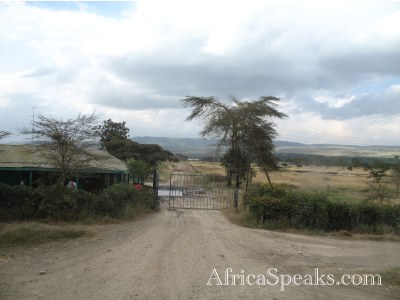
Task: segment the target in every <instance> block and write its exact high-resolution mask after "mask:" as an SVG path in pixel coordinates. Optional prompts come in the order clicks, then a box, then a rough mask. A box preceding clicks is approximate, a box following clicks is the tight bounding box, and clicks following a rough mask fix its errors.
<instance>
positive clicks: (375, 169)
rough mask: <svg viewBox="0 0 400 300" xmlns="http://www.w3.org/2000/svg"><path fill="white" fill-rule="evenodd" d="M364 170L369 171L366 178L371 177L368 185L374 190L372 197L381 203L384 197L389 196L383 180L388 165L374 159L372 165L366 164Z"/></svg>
mask: <svg viewBox="0 0 400 300" xmlns="http://www.w3.org/2000/svg"><path fill="white" fill-rule="evenodd" d="M364 170H366V171H368V172H369V175H368V178H371V182H370V186H371V188H372V190H373V191H374V195H373V197H376V198H377V199H378V200H379V201H380V203H381V204H382V203H383V201H384V200H385V199H388V198H389V196H388V187H387V185H386V181H385V178H386V177H387V174H386V172H387V171H388V170H389V167H388V166H387V165H385V164H383V163H381V162H379V161H374V162H373V164H372V166H370V165H366V166H365V168H364Z"/></svg>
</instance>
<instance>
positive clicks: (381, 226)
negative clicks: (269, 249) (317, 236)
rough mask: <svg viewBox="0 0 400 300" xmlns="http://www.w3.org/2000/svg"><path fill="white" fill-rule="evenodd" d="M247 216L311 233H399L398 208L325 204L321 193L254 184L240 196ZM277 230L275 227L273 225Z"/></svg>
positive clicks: (326, 199)
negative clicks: (245, 206) (320, 231)
mask: <svg viewBox="0 0 400 300" xmlns="http://www.w3.org/2000/svg"><path fill="white" fill-rule="evenodd" d="M244 202H245V203H246V204H247V205H248V208H249V211H250V213H251V214H252V215H253V216H254V217H255V218H256V219H258V220H261V222H264V221H265V220H268V222H275V223H276V222H281V225H282V224H284V225H285V226H289V227H293V228H302V229H312V230H315V229H317V230H325V231H337V230H359V231H362V232H369V233H384V232H387V231H388V230H390V231H392V232H395V233H397V234H400V205H381V204H376V203H371V202H361V203H356V202H343V201H329V200H328V197H327V196H326V195H325V194H324V193H307V192H302V191H298V190H293V189H291V190H285V189H284V188H283V187H282V186H272V187H270V186H267V185H255V186H252V187H251V188H249V189H248V190H247V191H246V193H245V195H244ZM276 227H279V226H276Z"/></svg>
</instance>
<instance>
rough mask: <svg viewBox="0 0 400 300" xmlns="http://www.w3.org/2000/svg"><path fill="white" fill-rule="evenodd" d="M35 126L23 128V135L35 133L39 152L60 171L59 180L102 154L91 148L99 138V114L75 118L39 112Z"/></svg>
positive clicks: (99, 157) (64, 179)
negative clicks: (97, 125) (97, 128)
mask: <svg viewBox="0 0 400 300" xmlns="http://www.w3.org/2000/svg"><path fill="white" fill-rule="evenodd" d="M37 119H38V121H36V122H35V123H34V124H33V125H34V126H33V129H23V130H22V131H21V133H22V134H24V135H32V136H33V138H34V140H35V144H36V145H37V147H38V149H39V151H41V152H42V155H43V156H44V157H45V158H46V159H47V161H48V163H49V165H51V166H53V167H55V168H57V169H58V170H59V171H60V174H61V176H60V180H61V182H62V183H65V181H66V179H67V176H68V174H69V173H70V172H71V171H72V170H74V169H80V168H84V167H86V166H88V164H89V163H90V162H91V161H94V160H98V159H102V158H103V156H102V155H100V154H98V153H95V152H94V151H90V148H93V145H94V143H95V141H96V139H97V138H98V134H97V132H96V131H95V130H94V126H95V125H96V123H97V119H98V117H97V116H96V115H95V114H94V113H92V114H91V115H87V116H86V115H78V117H77V118H76V119H68V120H66V121H63V120H62V119H59V120H57V119H54V118H51V117H45V116H43V115H39V116H38V117H37Z"/></svg>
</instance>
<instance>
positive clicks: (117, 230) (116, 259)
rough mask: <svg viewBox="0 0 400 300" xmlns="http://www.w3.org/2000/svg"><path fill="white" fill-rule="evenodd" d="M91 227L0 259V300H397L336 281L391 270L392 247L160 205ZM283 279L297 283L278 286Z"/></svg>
mask: <svg viewBox="0 0 400 300" xmlns="http://www.w3.org/2000/svg"><path fill="white" fill-rule="evenodd" d="M176 172H179V173H190V172H191V168H190V167H188V166H187V165H186V164H178V165H177V168H176ZM93 229H94V230H96V231H97V232H98V233H97V235H96V236H95V237H85V238H80V239H76V240H68V241H59V242H52V243H48V244H44V245H41V246H38V247H36V248H31V249H20V250H18V251H16V252H15V253H14V254H13V257H3V258H0V299H116V300H117V299H400V289H398V288H394V287H390V286H387V285H386V284H385V283H384V282H382V285H380V286H378V285H374V286H371V285H362V284H360V285H352V284H348V285H337V284H336V282H339V281H340V279H341V277H342V276H344V275H350V276H356V275H364V274H373V275H375V274H380V273H381V272H384V271H386V270H389V269H390V268H392V267H400V243H398V242H389V241H385V242H381V241H379V242H378V241H358V240H357V241H355V240H346V239H336V238H332V237H319V236H306V235H298V234H288V233H277V232H272V231H267V230H257V229H249V228H243V227H239V226H237V225H234V224H232V223H230V222H229V221H228V220H227V219H226V218H225V217H224V216H223V214H222V213H221V211H217V210H194V209H187V210H169V209H168V203H167V201H162V204H161V211H160V212H158V213H155V214H151V215H148V216H146V217H144V218H143V219H141V220H139V221H136V222H126V223H120V224H112V225H101V226H95V227H94V228H93ZM225 272H228V276H225ZM268 272H269V273H268ZM316 272H318V273H319V274H318V275H317V274H316ZM232 274H233V275H237V276H235V277H234V276H233V275H232ZM295 275H296V276H297V279H294V278H295ZM285 276H286V277H285ZM299 276H300V277H301V279H299V278H300V277H299ZM321 276H322V277H321ZM328 276H333V278H334V280H335V281H334V282H333V283H334V284H333V285H329V284H332V283H331V282H330V281H328V280H327V277H328ZM289 277H290V279H291V280H292V281H295V283H296V284H294V283H292V284H290V285H287V286H283V285H282V283H283V282H285V283H287V282H288V281H289ZM233 278H235V279H233ZM263 278H264V279H265V281H264V282H263V280H262V279H263ZM318 278H319V280H318ZM355 278H356V282H355V283H358V282H357V281H358V278H359V277H355ZM257 279H258V280H259V281H256V280H257ZM306 279H307V280H306ZM346 279H348V277H346ZM267 280H268V281H267ZM233 281H235V283H236V285H233ZM207 283H209V285H207ZM324 283H325V285H323V284H324ZM345 283H349V281H348V280H346V281H345ZM377 283H378V282H376V284H377ZM311 284H313V285H311Z"/></svg>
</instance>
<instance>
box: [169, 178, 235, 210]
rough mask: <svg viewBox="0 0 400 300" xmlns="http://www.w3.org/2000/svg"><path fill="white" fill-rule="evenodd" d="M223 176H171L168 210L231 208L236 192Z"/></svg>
mask: <svg viewBox="0 0 400 300" xmlns="http://www.w3.org/2000/svg"><path fill="white" fill-rule="evenodd" d="M232 182H233V180H232V178H231V177H228V176H223V175H185V174H174V173H173V174H171V176H170V189H169V208H191V209H223V208H228V207H233V205H234V202H235V195H236V199H237V190H236V189H235V187H234V185H232Z"/></svg>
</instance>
